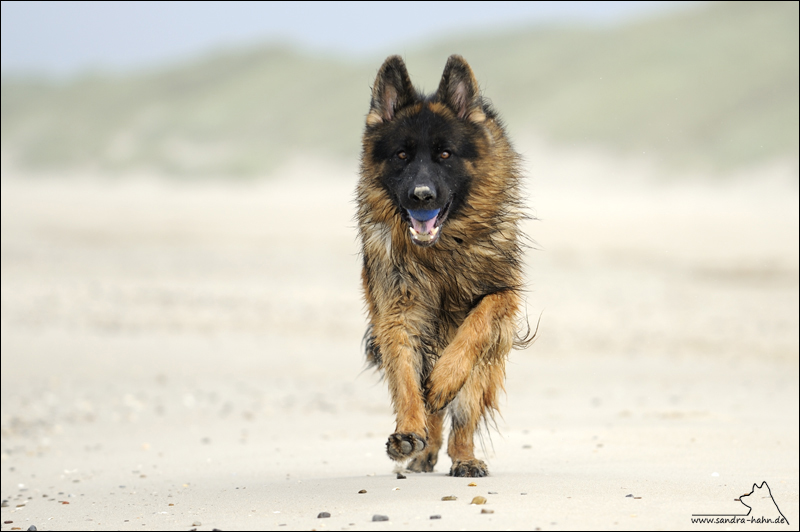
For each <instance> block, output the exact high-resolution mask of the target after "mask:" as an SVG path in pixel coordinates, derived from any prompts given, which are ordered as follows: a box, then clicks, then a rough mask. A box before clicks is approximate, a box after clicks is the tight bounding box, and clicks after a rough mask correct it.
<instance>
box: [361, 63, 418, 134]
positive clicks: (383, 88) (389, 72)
mask: <svg viewBox="0 0 800 532" xmlns="http://www.w3.org/2000/svg"><path fill="white" fill-rule="evenodd" d="M416 100H417V91H416V90H414V86H413V85H411V78H409V77H408V70H406V64H405V63H403V60H402V59H401V58H400V56H399V55H393V56H391V57H389V58H387V59H386V61H384V62H383V65H382V66H381V69H380V70H379V71H378V77H377V78H375V85H373V87H372V101H371V102H370V104H369V114H367V125H368V126H375V125H378V124H380V123H382V122H388V121H390V120H391V119H393V118H394V115H395V113H396V112H397V111H398V110H400V109H402V108H403V107H405V106H407V105H409V104H411V103H413V102H414V101H416Z"/></svg>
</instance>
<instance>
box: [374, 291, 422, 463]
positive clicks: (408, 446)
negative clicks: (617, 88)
mask: <svg viewBox="0 0 800 532" xmlns="http://www.w3.org/2000/svg"><path fill="white" fill-rule="evenodd" d="M404 307H405V308H404ZM376 321H377V322H376V323H375V340H376V343H377V344H378V346H379V349H380V350H381V369H383V371H384V374H385V375H386V380H387V382H388V383H389V394H390V395H391V398H392V406H393V407H394V412H395V415H396V419H397V427H396V429H395V432H394V434H392V435H391V436H389V441H387V442H386V452H387V453H388V455H389V457H390V458H392V459H393V460H397V461H403V460H406V459H408V458H412V457H413V456H415V455H417V454H419V453H420V452H421V451H422V450H423V449H425V446H426V445H427V441H426V440H427V428H426V421H425V420H426V412H425V405H424V402H423V396H422V386H421V377H420V376H421V374H422V355H421V350H420V346H419V345H417V343H416V342H415V341H414V340H412V338H419V334H415V332H416V331H417V330H418V329H417V327H416V326H415V322H416V323H419V320H414V313H413V312H412V311H410V310H409V309H408V308H407V307H406V306H405V305H397V306H394V307H393V308H392V312H390V313H389V315H388V316H385V317H384V318H383V319H380V320H376Z"/></svg>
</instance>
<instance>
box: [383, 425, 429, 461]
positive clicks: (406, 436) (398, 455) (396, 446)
mask: <svg viewBox="0 0 800 532" xmlns="http://www.w3.org/2000/svg"><path fill="white" fill-rule="evenodd" d="M424 448H425V439H424V438H423V437H422V436H420V435H418V434H414V433H413V432H395V433H394V434H392V435H391V436H389V441H387V442H386V454H388V455H389V458H391V459H392V460H397V461H398V462H399V461H402V460H407V459H409V458H411V457H412V456H414V455H415V454H418V453H419V452H420V451H422V450H423V449H424Z"/></svg>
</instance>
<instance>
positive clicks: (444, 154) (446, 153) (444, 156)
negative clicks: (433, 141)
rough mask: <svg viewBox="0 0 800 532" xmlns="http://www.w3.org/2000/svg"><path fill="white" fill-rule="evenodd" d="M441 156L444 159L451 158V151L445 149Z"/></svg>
mask: <svg viewBox="0 0 800 532" xmlns="http://www.w3.org/2000/svg"><path fill="white" fill-rule="evenodd" d="M439 157H441V158H442V159H449V158H450V152H449V151H447V150H444V151H443V152H442V153H440V154H439Z"/></svg>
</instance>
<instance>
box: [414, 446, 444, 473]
mask: <svg viewBox="0 0 800 532" xmlns="http://www.w3.org/2000/svg"><path fill="white" fill-rule="evenodd" d="M438 461H439V451H438V450H437V451H435V452H434V451H433V449H427V450H426V451H425V452H423V453H421V454H418V455H417V456H416V457H414V459H413V460H411V461H410V462H409V463H408V465H407V466H406V469H408V470H409V471H413V472H415V473H431V472H433V466H435V465H436V462H438Z"/></svg>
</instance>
